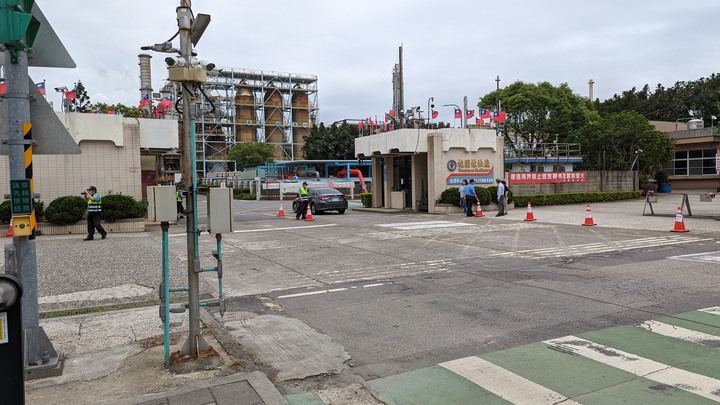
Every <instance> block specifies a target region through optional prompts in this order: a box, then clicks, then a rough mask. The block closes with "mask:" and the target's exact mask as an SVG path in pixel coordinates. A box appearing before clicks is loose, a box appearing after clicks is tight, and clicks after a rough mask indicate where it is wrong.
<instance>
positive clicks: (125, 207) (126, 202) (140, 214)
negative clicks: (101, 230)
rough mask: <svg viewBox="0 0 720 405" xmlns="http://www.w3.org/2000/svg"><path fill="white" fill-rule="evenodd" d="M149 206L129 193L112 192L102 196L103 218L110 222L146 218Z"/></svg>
mask: <svg viewBox="0 0 720 405" xmlns="http://www.w3.org/2000/svg"><path fill="white" fill-rule="evenodd" d="M146 214H147V206H146V205H145V203H144V202H143V201H137V200H135V199H134V198H133V197H131V196H129V195H122V194H110V195H106V196H104V197H103V198H102V216H101V218H102V219H103V220H105V221H108V222H113V221H118V220H121V219H128V218H144V217H145V215H146Z"/></svg>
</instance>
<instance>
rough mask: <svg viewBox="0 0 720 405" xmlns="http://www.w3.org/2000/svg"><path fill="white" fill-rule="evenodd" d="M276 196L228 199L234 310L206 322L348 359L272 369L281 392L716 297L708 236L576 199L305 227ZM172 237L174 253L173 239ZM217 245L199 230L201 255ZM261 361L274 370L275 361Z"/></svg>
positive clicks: (336, 219) (332, 220)
mask: <svg viewBox="0 0 720 405" xmlns="http://www.w3.org/2000/svg"><path fill="white" fill-rule="evenodd" d="M619 204H621V205H622V204H623V203H619ZM635 204H636V205H637V204H639V207H642V202H640V203H638V202H637V201H635ZM275 205H277V202H236V214H237V215H236V221H237V222H236V228H235V229H236V231H235V233H233V234H232V235H224V237H223V243H224V245H223V246H224V247H223V249H224V250H223V253H224V266H225V278H224V288H225V291H226V293H227V294H228V296H229V297H231V298H229V305H228V312H229V313H230V314H231V315H230V316H229V317H228V316H227V315H226V317H223V318H220V317H219V316H218V317H217V319H218V320H220V321H221V322H222V321H223V320H225V321H227V322H226V325H227V326H229V327H230V328H231V329H232V328H233V327H237V325H236V324H233V322H234V321H236V320H237V318H235V317H233V316H232V313H233V312H237V313H240V312H244V311H245V312H248V311H249V312H252V313H253V314H254V315H253V316H261V315H270V316H274V317H277V318H279V319H281V320H283V319H284V320H293V321H300V322H301V323H302V324H303V325H305V326H306V327H308V328H310V329H311V330H313V331H314V332H315V333H316V334H317V336H323V337H329V338H330V339H331V340H332V343H333V344H334V345H339V346H340V347H341V348H342V350H344V351H345V352H346V353H347V355H348V356H349V359H348V360H345V361H340V362H339V363H342V364H341V365H337V364H336V365H335V366H334V369H333V370H327V371H328V372H327V373H326V374H325V375H324V376H323V377H321V378H306V379H304V380H303V381H299V380H300V379H301V378H290V377H287V381H285V382H284V383H283V378H282V376H280V378H278V375H277V374H276V375H275V376H276V384H278V385H279V386H281V387H282V386H283V385H285V386H284V389H285V390H286V392H289V393H292V392H295V391H303V390H312V389H316V388H318V387H320V386H327V385H333V384H339V385H342V384H347V382H348V381H368V380H372V379H376V378H381V377H385V376H389V375H393V374H397V373H402V372H405V371H408V370H413V369H418V368H422V367H427V366H429V365H433V364H436V363H440V362H444V361H450V360H453V359H458V358H462V357H466V356H471V355H478V354H482V353H488V352H493V351H497V350H500V349H505V348H511V347H516V346H520V345H523V344H527V343H532V342H538V341H542V340H545V339H551V338H556V337H559V336H565V335H571V334H577V333H581V332H586V331H593V330H598V329H602V328H607V327H610V326H615V325H630V324H635V323H639V322H642V321H644V320H646V319H649V318H652V317H655V316H661V315H670V314H675V313H679V312H683V311H689V310H693V309H698V308H704V307H709V306H713V305H717V304H718V302H719V301H720V300H719V299H718V297H717V288H716V286H717V285H718V282H720V276H718V274H717V266H718V264H717V263H718V260H720V252H718V251H719V250H720V249H718V240H717V237H716V234H714V233H712V232H707V233H703V232H701V233H698V232H691V233H671V232H668V231H663V232H659V231H657V230H647V229H642V228H643V227H642V226H639V225H638V226H635V225H634V224H633V223H631V222H632V221H628V222H627V223H625V226H623V227H601V226H597V227H584V226H579V224H580V223H582V219H583V217H582V212H581V211H582V209H583V207H579V206H576V207H575V208H576V210H578V211H580V213H579V215H578V218H579V219H578V224H577V225H569V224H558V223H547V222H543V221H541V220H538V221H535V222H526V221H523V218H524V217H525V212H524V210H515V211H512V212H511V214H510V215H508V216H505V217H501V218H496V217H494V216H492V214H494V212H486V214H488V216H487V217H484V218H465V217H462V216H461V215H459V214H454V215H446V216H438V215H428V214H422V213H377V212H364V211H358V210H349V211H348V212H347V213H346V214H344V215H338V214H335V213H329V214H324V215H316V216H315V221H313V222H306V221H296V220H295V219H294V217H292V216H288V217H285V218H277V217H276V215H275V213H276V211H275V210H274V206H275ZM565 209H567V210H572V207H565ZM620 209H621V210H623V211H624V209H622V208H620ZM599 211H602V212H605V211H608V212H610V211H612V209H611V207H610V206H608V205H606V206H603V207H602V208H601V209H600V210H599ZM288 214H290V213H289V212H286V215H288ZM639 220H642V217H641V218H640V219H639ZM666 221H667V220H666ZM707 221H713V220H712V219H707ZM668 224H670V223H669V222H668ZM668 228H670V225H668ZM171 242H172V243H174V244H178V245H177V246H175V248H176V250H177V249H179V248H180V245H179V244H181V243H184V239H182V238H180V239H177V238H171ZM214 243H215V240H214V238H213V237H211V235H206V236H202V237H201V245H203V248H201V249H202V250H204V251H208V250H209V249H211V248H212V247H213V246H214ZM203 260H210V258H209V257H208V256H207V255H206V257H205V258H204V259H203ZM211 277H212V276H210V277H209V278H211ZM206 281H208V277H206ZM208 283H209V284H210V285H212V284H213V281H208ZM233 297H236V298H233ZM216 315H217V314H216ZM244 333H245V334H247V331H244ZM286 346H288V347H291V346H292V345H286ZM292 347H294V346H292ZM278 350H279V351H280V353H274V355H282V354H283V349H282V348H280V349H278ZM318 350H320V349H318ZM284 354H285V355H286V356H288V357H292V356H293V353H291V352H290V349H288V352H287V353H284ZM259 358H260V362H261V363H262V359H263V355H262V354H260V355H259ZM266 366H267V368H266V371H268V372H269V374H271V375H272V374H273V371H272V369H273V368H277V365H275V364H270V363H268V364H266ZM318 374H319V373H318ZM291 375H293V376H295V377H297V375H295V374H291ZM299 375H300V376H301V377H304V376H312V375H313V374H312V372H307V373H306V374H302V373H300V374H299Z"/></svg>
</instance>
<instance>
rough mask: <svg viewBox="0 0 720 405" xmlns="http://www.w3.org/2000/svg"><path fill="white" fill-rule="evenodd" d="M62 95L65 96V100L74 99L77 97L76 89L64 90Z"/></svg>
mask: <svg viewBox="0 0 720 405" xmlns="http://www.w3.org/2000/svg"><path fill="white" fill-rule="evenodd" d="M63 95H64V96H65V100H75V99H76V98H77V91H76V90H71V91H66V92H64V93H63Z"/></svg>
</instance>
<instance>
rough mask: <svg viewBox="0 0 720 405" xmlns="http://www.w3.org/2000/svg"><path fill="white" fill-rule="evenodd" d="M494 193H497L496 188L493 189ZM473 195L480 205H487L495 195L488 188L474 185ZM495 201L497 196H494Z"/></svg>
mask: <svg viewBox="0 0 720 405" xmlns="http://www.w3.org/2000/svg"><path fill="white" fill-rule="evenodd" d="M495 193H497V190H495ZM475 195H477V197H478V198H479V199H480V205H488V204H490V203H491V202H492V201H493V197H494V196H495V195H494V194H493V192H492V191H490V188H483V187H478V186H475ZM495 200H496V201H495V202H496V203H497V196H495Z"/></svg>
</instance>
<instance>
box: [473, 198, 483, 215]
mask: <svg viewBox="0 0 720 405" xmlns="http://www.w3.org/2000/svg"><path fill="white" fill-rule="evenodd" d="M475 216H476V217H484V216H485V214H483V212H482V207H481V206H480V201H478V202H477V205H476V208H475Z"/></svg>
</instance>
